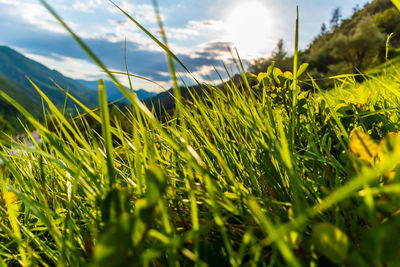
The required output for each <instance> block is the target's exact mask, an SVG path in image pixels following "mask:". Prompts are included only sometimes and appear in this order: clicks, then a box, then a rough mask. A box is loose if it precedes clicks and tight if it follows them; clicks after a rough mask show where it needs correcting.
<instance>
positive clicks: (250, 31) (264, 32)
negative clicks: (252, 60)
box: [226, 1, 273, 57]
mask: <svg viewBox="0 0 400 267" xmlns="http://www.w3.org/2000/svg"><path fill="white" fill-rule="evenodd" d="M270 13H271V12H270V11H269V9H268V7H267V6H266V5H265V4H264V3H262V2H260V1H246V2H245V3H244V1H243V3H240V4H238V5H235V6H234V7H233V8H232V9H231V11H229V13H228V14H229V15H228V17H227V21H226V23H227V39H228V41H230V42H232V43H233V44H234V46H235V47H237V49H238V51H239V54H240V55H243V56H246V57H255V56H259V55H260V53H263V52H264V53H265V52H266V50H267V47H268V44H269V41H270V40H269V39H270V38H269V36H270V34H271V29H272V22H273V18H272V15H271V14H270Z"/></svg>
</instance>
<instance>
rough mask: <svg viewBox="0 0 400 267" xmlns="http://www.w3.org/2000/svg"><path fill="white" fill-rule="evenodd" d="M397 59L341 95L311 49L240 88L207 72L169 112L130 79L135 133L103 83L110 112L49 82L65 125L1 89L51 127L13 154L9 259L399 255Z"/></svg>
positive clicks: (218, 262) (114, 261) (6, 192)
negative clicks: (327, 86)
mask: <svg viewBox="0 0 400 267" xmlns="http://www.w3.org/2000/svg"><path fill="white" fill-rule="evenodd" d="M50 10H51V9H50ZM67 29H68V28H67ZM72 34H73V33H72ZM73 36H74V37H75V38H76V39H77V40H78V41H79V39H78V37H77V36H75V35H73ZM81 46H82V47H83V48H84V49H87V47H86V46H85V45H84V44H83V43H81ZM165 50H166V51H167V52H168V55H169V56H171V57H172V56H173V55H172V54H171V52H170V51H169V50H168V47H165ZM88 51H89V50H88ZM91 56H92V58H93V59H94V60H95V62H97V63H98V64H99V66H100V67H104V66H103V65H102V64H101V62H100V61H98V60H97V58H96V57H95V56H94V55H93V54H91ZM296 56H297V55H296V54H295V59H296ZM172 70H173V68H172ZM240 70H241V71H242V73H243V69H240ZM387 70H388V71H387V72H384V73H381V74H379V75H374V76H372V75H371V76H366V77H365V79H366V80H365V81H364V82H363V83H358V82H356V81H355V79H354V76H353V75H346V76H343V75H342V76H338V77H335V78H331V79H333V80H334V82H335V84H336V85H335V88H334V89H333V90H332V91H329V92H325V91H322V90H320V88H319V87H318V83H317V82H316V81H314V80H313V79H312V78H310V79H309V80H308V81H304V82H300V81H299V80H298V77H299V75H301V74H302V73H303V72H305V71H306V65H302V66H300V67H299V69H297V64H296V60H295V64H294V74H293V73H290V72H285V73H282V72H281V71H280V70H279V69H277V68H274V66H273V65H272V66H270V67H269V68H268V70H267V71H266V72H264V73H260V74H259V75H258V76H255V75H251V74H248V75H245V74H242V75H243V83H244V86H242V87H240V88H238V87H237V86H236V85H235V83H234V82H233V81H230V82H228V83H223V86H224V88H223V90H221V89H220V88H219V87H215V86H212V85H208V84H203V85H202V86H203V88H204V89H203V90H205V91H207V93H206V94H204V96H203V97H201V98H199V97H195V96H194V97H193V98H192V99H191V100H190V101H180V98H179V95H178V96H177V102H176V108H175V112H174V115H173V116H172V118H171V120H170V121H167V122H166V123H161V122H159V121H158V120H157V119H156V118H155V117H154V116H153V114H151V113H150V112H149V111H148V110H147V109H146V108H145V106H144V105H143V104H142V102H140V101H139V100H138V99H137V98H135V97H132V96H131V95H130V94H129V93H128V92H125V95H126V97H127V98H129V99H130V100H131V102H132V104H133V105H132V107H129V108H128V109H126V110H124V111H123V112H122V113H121V117H123V118H124V123H126V122H129V123H130V124H131V126H132V127H131V129H130V130H123V129H122V127H121V126H120V123H119V121H118V120H116V119H115V117H117V116H110V111H109V109H108V105H107V99H106V88H104V84H103V82H102V81H100V82H99V103H100V114H99V113H95V112H93V111H91V110H89V109H87V108H86V107H85V106H83V105H82V108H83V109H85V110H86V112H87V115H86V116H81V117H78V118H77V120H78V121H77V122H74V121H73V122H71V121H68V120H66V119H65V118H64V116H63V114H62V112H60V111H59V110H58V109H57V107H56V106H55V105H52V103H51V102H50V101H49V99H48V98H47V97H46V96H45V94H43V93H42V92H41V91H40V89H38V91H39V92H40V93H42V96H43V97H44V100H45V101H46V102H47V103H48V105H49V108H50V111H49V112H50V113H51V117H52V118H53V123H55V124H56V126H57V127H54V130H53V131H50V130H49V129H48V127H47V125H46V124H45V123H44V124H41V123H40V122H38V121H37V120H35V119H34V117H33V116H31V115H30V114H29V112H28V111H27V110H25V109H24V108H23V107H21V106H19V105H18V104H16V103H15V102H14V101H13V100H12V99H10V98H9V97H8V96H7V95H5V94H4V93H0V94H1V96H2V97H4V98H5V99H7V100H8V101H10V102H11V103H13V104H14V105H15V106H16V107H17V108H18V109H19V111H20V112H21V113H23V114H24V115H25V116H26V117H27V119H28V120H29V121H30V123H31V124H32V125H33V126H34V127H35V128H36V129H37V130H38V131H39V133H40V134H41V136H42V143H40V144H37V147H36V148H24V150H25V151H26V152H27V154H26V155H25V154H21V153H20V152H18V151H17V152H16V153H15V154H13V155H12V156H9V157H7V158H5V157H4V156H3V155H2V154H0V157H1V158H2V160H3V161H5V165H4V166H3V167H2V168H1V175H0V179H2V181H1V192H2V195H1V199H0V200H1V208H0V216H1V218H2V220H1V221H0V226H1V229H2V231H1V232H0V241H1V243H2V246H1V247H0V257H1V259H2V261H3V262H5V263H8V264H11V265H45V266H46V265H55V264H58V265H71V266H79V265H86V264H94V265H96V266H104V265H107V266H129V265H139V266H164V265H168V266H192V265H198V266H206V265H211V266H228V265H231V266H267V265H270V266H308V265H321V266H325V265H334V264H336V265H349V266H368V265H371V264H372V265H382V264H385V265H388V266H395V264H396V263H397V262H398V261H399V260H400V259H399V255H400V245H399V243H398V242H397V240H398V239H399V237H400V232H399V229H400V217H399V215H398V211H399V209H400V199H399V192H400V176H399V175H400V173H399V169H398V166H399V163H400V134H399V127H400V125H399V124H398V118H399V115H400V112H399V111H400V110H399V108H400V94H399V91H400V90H399V89H400V88H399V73H398V72H396V70H393V69H392V70H391V69H390V68H389V67H388V69H387ZM104 71H105V72H107V69H106V68H105V67H104ZM108 74H109V75H110V77H111V78H113V76H112V74H111V73H108ZM250 80H251V81H250ZM306 83H307V84H306ZM248 84H256V85H255V86H252V87H250V86H248ZM310 84H311V85H312V88H313V90H312V91H302V88H303V86H306V85H307V87H309V86H310ZM120 87H121V89H123V88H122V86H120ZM176 89H177V88H175V90H176ZM334 92H335V93H334ZM87 116H90V117H91V119H92V120H95V121H98V122H101V130H98V131H97V132H95V131H94V130H93V129H92V128H91V127H90V125H89V123H87V121H88V119H87ZM78 124H79V125H81V126H77V125H78ZM82 125H83V126H82Z"/></svg>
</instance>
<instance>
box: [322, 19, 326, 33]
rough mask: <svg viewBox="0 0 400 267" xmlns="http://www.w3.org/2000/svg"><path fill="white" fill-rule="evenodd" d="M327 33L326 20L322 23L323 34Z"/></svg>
mask: <svg viewBox="0 0 400 267" xmlns="http://www.w3.org/2000/svg"><path fill="white" fill-rule="evenodd" d="M325 33H326V24H325V22H324V23H322V25H321V35H323V34H325Z"/></svg>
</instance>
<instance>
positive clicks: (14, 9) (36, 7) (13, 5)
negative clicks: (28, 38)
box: [0, 0, 76, 33]
mask: <svg viewBox="0 0 400 267" xmlns="http://www.w3.org/2000/svg"><path fill="white" fill-rule="evenodd" d="M0 14H1V15H2V17H4V16H6V17H12V20H11V21H13V22H15V21H21V20H22V21H24V22H25V23H26V24H29V25H32V26H35V27H37V28H39V29H42V30H46V31H50V32H54V33H64V32H65V30H64V29H63V28H62V27H61V26H60V24H59V23H58V22H57V21H56V20H55V19H54V18H53V16H52V15H51V14H50V13H49V12H48V11H47V10H46V9H45V8H44V7H43V6H42V5H40V4H38V3H35V2H30V1H24V2H22V1H12V0H0ZM3 20H4V19H3ZM69 24H70V25H71V26H76V24H74V23H72V22H69Z"/></svg>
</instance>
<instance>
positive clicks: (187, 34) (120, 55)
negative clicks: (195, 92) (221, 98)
mask: <svg viewBox="0 0 400 267" xmlns="http://www.w3.org/2000/svg"><path fill="white" fill-rule="evenodd" d="M47 2H48V4H50V5H51V6H52V7H53V8H54V9H55V11H56V12H57V13H58V14H59V15H60V16H61V17H62V18H63V20H64V21H65V22H66V23H67V24H68V25H69V26H70V27H71V28H72V29H73V30H74V31H75V33H77V34H78V36H80V37H81V38H82V39H83V40H84V42H85V43H86V44H87V45H88V46H89V47H90V48H91V49H92V50H93V51H94V53H95V54H96V55H97V56H98V57H99V58H100V60H101V61H102V62H104V63H105V64H106V65H107V67H108V68H109V69H111V70H113V71H124V70H125V57H124V50H125V41H126V59H127V63H128V67H129V71H130V72H131V73H133V74H136V75H139V76H142V77H145V78H148V79H152V80H153V81H156V82H157V83H158V84H159V85H160V86H157V85H155V84H153V83H149V82H147V81H145V80H141V79H134V80H133V87H134V89H141V88H142V89H146V90H149V91H154V92H159V91H161V90H165V89H168V88H169V87H170V86H171V82H170V75H169V73H168V65H167V61H166V56H165V54H164V53H163V51H162V50H161V48H160V47H158V46H157V44H156V43H155V42H154V41H152V40H151V39H150V38H149V37H148V36H146V35H145V34H144V33H143V32H142V31H141V30H140V29H139V28H138V27H137V26H136V25H135V24H134V23H132V22H131V21H130V20H129V19H128V18H127V17H126V16H125V15H124V14H123V13H121V12H120V11H119V10H118V9H117V8H116V7H115V6H114V5H113V4H112V3H111V2H110V1H109V0H48V1H47ZM114 2H115V3H116V4H117V5H119V6H120V7H121V8H122V9H124V10H125V11H126V12H127V13H128V14H130V15H131V16H132V17H133V18H135V19H136V20H137V21H138V22H139V23H141V24H142V25H143V26H144V27H145V28H146V29H148V30H149V31H150V32H151V33H152V34H154V35H155V36H156V37H158V38H160V34H159V32H160V31H159V28H158V24H157V19H156V16H155V12H154V7H153V1H151V0H114ZM367 2H368V1H366V0H358V1H357V0H279V1H278V0H158V4H159V8H160V13H161V17H162V20H163V24H164V27H165V31H166V33H167V39H168V44H169V46H170V48H171V50H172V51H173V52H174V53H175V54H176V55H177V57H178V58H179V59H180V60H181V61H182V62H183V64H184V65H185V66H186V67H187V68H188V69H189V70H190V71H191V73H192V75H194V77H195V78H196V79H197V80H199V81H208V82H216V83H218V74H217V72H219V73H224V72H225V71H224V64H225V65H226V66H227V67H228V69H229V71H232V72H235V70H234V69H233V67H232V66H234V65H233V64H232V59H231V58H232V56H231V54H230V53H229V50H228V47H230V48H232V49H234V48H236V49H237V50H238V53H239V55H240V57H241V59H242V60H243V62H245V63H248V62H251V60H253V59H255V58H258V57H268V56H269V55H270V54H271V52H272V51H273V50H274V48H275V46H276V43H277V41H278V40H279V39H280V38H282V39H283V40H284V44H285V49H286V51H287V52H288V53H289V54H290V53H293V51H292V50H293V47H294V35H295V21H296V5H298V6H299V16H300V48H301V49H304V48H306V47H307V44H309V43H310V42H311V41H312V39H313V38H314V37H315V36H316V35H317V34H318V33H319V32H320V29H321V24H322V23H326V24H327V25H328V26H329V20H330V18H331V17H332V11H333V9H335V8H336V7H340V8H341V11H342V14H343V18H347V17H349V16H350V15H351V14H352V12H353V8H354V7H356V6H357V5H358V6H359V7H362V6H363V5H364V4H365V3H367ZM0 45H7V46H10V47H11V48H14V49H16V50H17V51H18V52H20V53H23V54H24V55H25V56H27V57H29V58H31V59H34V60H36V61H38V62H40V63H42V64H44V65H46V66H47V67H49V68H51V69H56V70H58V71H59V72H61V73H62V74H64V75H66V76H69V77H71V78H75V79H85V80H95V79H99V78H103V77H104V74H103V73H102V72H101V71H100V70H99V68H98V67H97V66H96V65H95V64H94V63H93V62H92V61H91V60H90V59H89V57H88V56H87V55H86V54H85V53H84V52H83V50H82V49H81V48H80V47H79V46H78V45H77V44H76V43H75V41H74V40H73V39H72V38H71V36H70V35H69V34H68V33H67V32H66V31H65V29H63V28H62V27H61V26H60V25H59V24H58V23H57V22H56V21H55V19H54V18H53V17H52V16H51V15H50V14H49V12H48V11H46V10H45V8H44V7H43V6H42V5H41V4H40V2H39V1H37V0H0ZM0 64H1V62H0ZM178 71H179V73H180V76H181V77H182V79H184V80H185V81H187V82H190V75H189V74H187V73H186V72H185V71H183V70H182V69H179V68H178ZM119 79H120V81H121V82H122V83H124V84H127V79H126V77H124V76H119Z"/></svg>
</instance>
